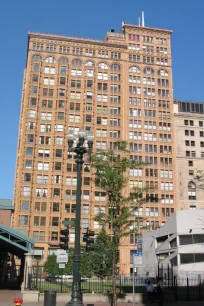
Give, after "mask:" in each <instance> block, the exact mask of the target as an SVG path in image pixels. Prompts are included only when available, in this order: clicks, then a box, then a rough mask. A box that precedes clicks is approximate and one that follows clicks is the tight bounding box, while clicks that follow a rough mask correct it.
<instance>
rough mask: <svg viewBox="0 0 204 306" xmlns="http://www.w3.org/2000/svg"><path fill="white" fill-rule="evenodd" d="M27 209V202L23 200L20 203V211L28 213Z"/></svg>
mask: <svg viewBox="0 0 204 306" xmlns="http://www.w3.org/2000/svg"><path fill="white" fill-rule="evenodd" d="M28 209H29V201H26V200H23V201H22V203H21V210H24V211H28Z"/></svg>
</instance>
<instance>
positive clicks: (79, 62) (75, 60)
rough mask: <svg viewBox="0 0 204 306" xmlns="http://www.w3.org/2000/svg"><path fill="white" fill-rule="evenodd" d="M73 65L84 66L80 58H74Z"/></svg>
mask: <svg viewBox="0 0 204 306" xmlns="http://www.w3.org/2000/svg"><path fill="white" fill-rule="evenodd" d="M72 66H75V67H81V66H82V62H81V61H80V60H79V59H74V60H73V61H72Z"/></svg>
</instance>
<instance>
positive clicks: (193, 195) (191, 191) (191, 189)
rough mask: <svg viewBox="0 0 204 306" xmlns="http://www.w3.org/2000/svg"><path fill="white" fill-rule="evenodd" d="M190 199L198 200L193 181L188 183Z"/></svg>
mask: <svg viewBox="0 0 204 306" xmlns="http://www.w3.org/2000/svg"><path fill="white" fill-rule="evenodd" d="M188 199H189V200H196V184H195V183H194V182H192V181H191V182H189V183H188Z"/></svg>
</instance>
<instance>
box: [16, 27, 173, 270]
mask: <svg viewBox="0 0 204 306" xmlns="http://www.w3.org/2000/svg"><path fill="white" fill-rule="evenodd" d="M171 33H172V32H171V31H168V30H161V29H155V28H149V27H142V26H135V25H129V24H124V23H123V25H122V28H121V31H120V32H119V33H116V32H115V31H114V30H113V29H112V30H111V32H108V33H107V35H106V37H105V39H104V41H99V40H91V39H82V38H74V37H66V36H58V35H48V34H40V33H29V34H28V53H27V64H26V69H25V75H24V85H23V95H22V106H21V119H20V128H19V142H18V153H17V167H16V178H15V196H14V203H15V214H14V219H13V226H14V227H17V228H23V229H27V230H28V234H29V236H31V237H34V238H36V239H37V242H36V245H35V250H34V257H39V258H40V259H42V260H45V259H46V257H47V255H48V254H51V253H52V252H54V251H56V249H57V248H58V244H59V231H60V229H61V228H62V227H63V225H62V221H63V220H64V219H67V220H72V219H74V217H75V197H76V167H75V163H74V160H73V157H72V156H70V155H69V154H68V153H67V152H68V146H67V133H68V130H69V129H70V128H79V127H80V126H84V127H86V128H87V129H89V128H91V129H92V130H93V132H94V135H95V140H94V148H102V149H106V148H107V149H108V148H111V149H113V150H116V151H117V146H116V145H115V143H114V142H115V141H118V140H126V141H128V142H129V149H130V151H131V157H132V158H134V159H137V160H143V161H146V162H147V163H149V165H148V166H147V167H145V168H144V169H143V170H141V169H135V170H134V171H130V173H129V177H130V180H129V187H128V188H127V190H126V191H127V192H129V190H131V188H132V187H133V186H152V187H154V191H153V192H151V194H148V195H147V203H146V204H145V205H144V207H143V208H141V209H140V210H138V211H137V212H136V214H137V215H138V216H143V217H144V218H145V220H144V222H143V224H142V223H141V224H140V225H139V226H141V227H142V226H146V227H147V228H148V229H156V228H158V227H159V226H161V225H162V224H164V222H165V221H166V220H167V219H168V217H169V216H170V215H171V213H172V212H173V211H174V210H175V207H176V203H175V185H176V184H175V177H174V168H175V159H174V147H173V143H174V139H173V133H172V128H173V126H172V125H173V91H172V66H171V46H170V36H171ZM91 173H92V169H90V164H89V161H88V160H86V161H85V164H84V174H83V191H82V220H81V226H82V229H83V228H86V227H89V228H90V229H92V230H95V231H96V233H97V232H98V230H99V226H98V224H97V222H94V220H93V217H94V215H95V214H97V212H98V210H99V207H101V208H102V209H105V201H106V195H105V193H104V192H103V191H101V190H99V189H97V187H95V186H94V184H93V182H92V181H91V180H90V177H91ZM73 231H74V229H73V228H72V229H71V234H70V244H72V243H73V241H74V232H73ZM82 231H83V230H82ZM135 249H136V237H135V235H131V237H128V238H126V239H124V241H123V242H122V246H121V250H120V264H119V267H120V272H121V273H123V274H129V273H130V272H131V271H132V270H131V269H132V264H131V262H132V251H133V250H135Z"/></svg>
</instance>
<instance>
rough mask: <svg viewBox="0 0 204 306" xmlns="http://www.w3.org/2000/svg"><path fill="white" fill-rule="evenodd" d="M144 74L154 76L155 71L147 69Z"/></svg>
mask: <svg viewBox="0 0 204 306" xmlns="http://www.w3.org/2000/svg"><path fill="white" fill-rule="evenodd" d="M144 74H152V75H153V74H154V70H153V69H152V68H149V67H147V68H145V69H144Z"/></svg>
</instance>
